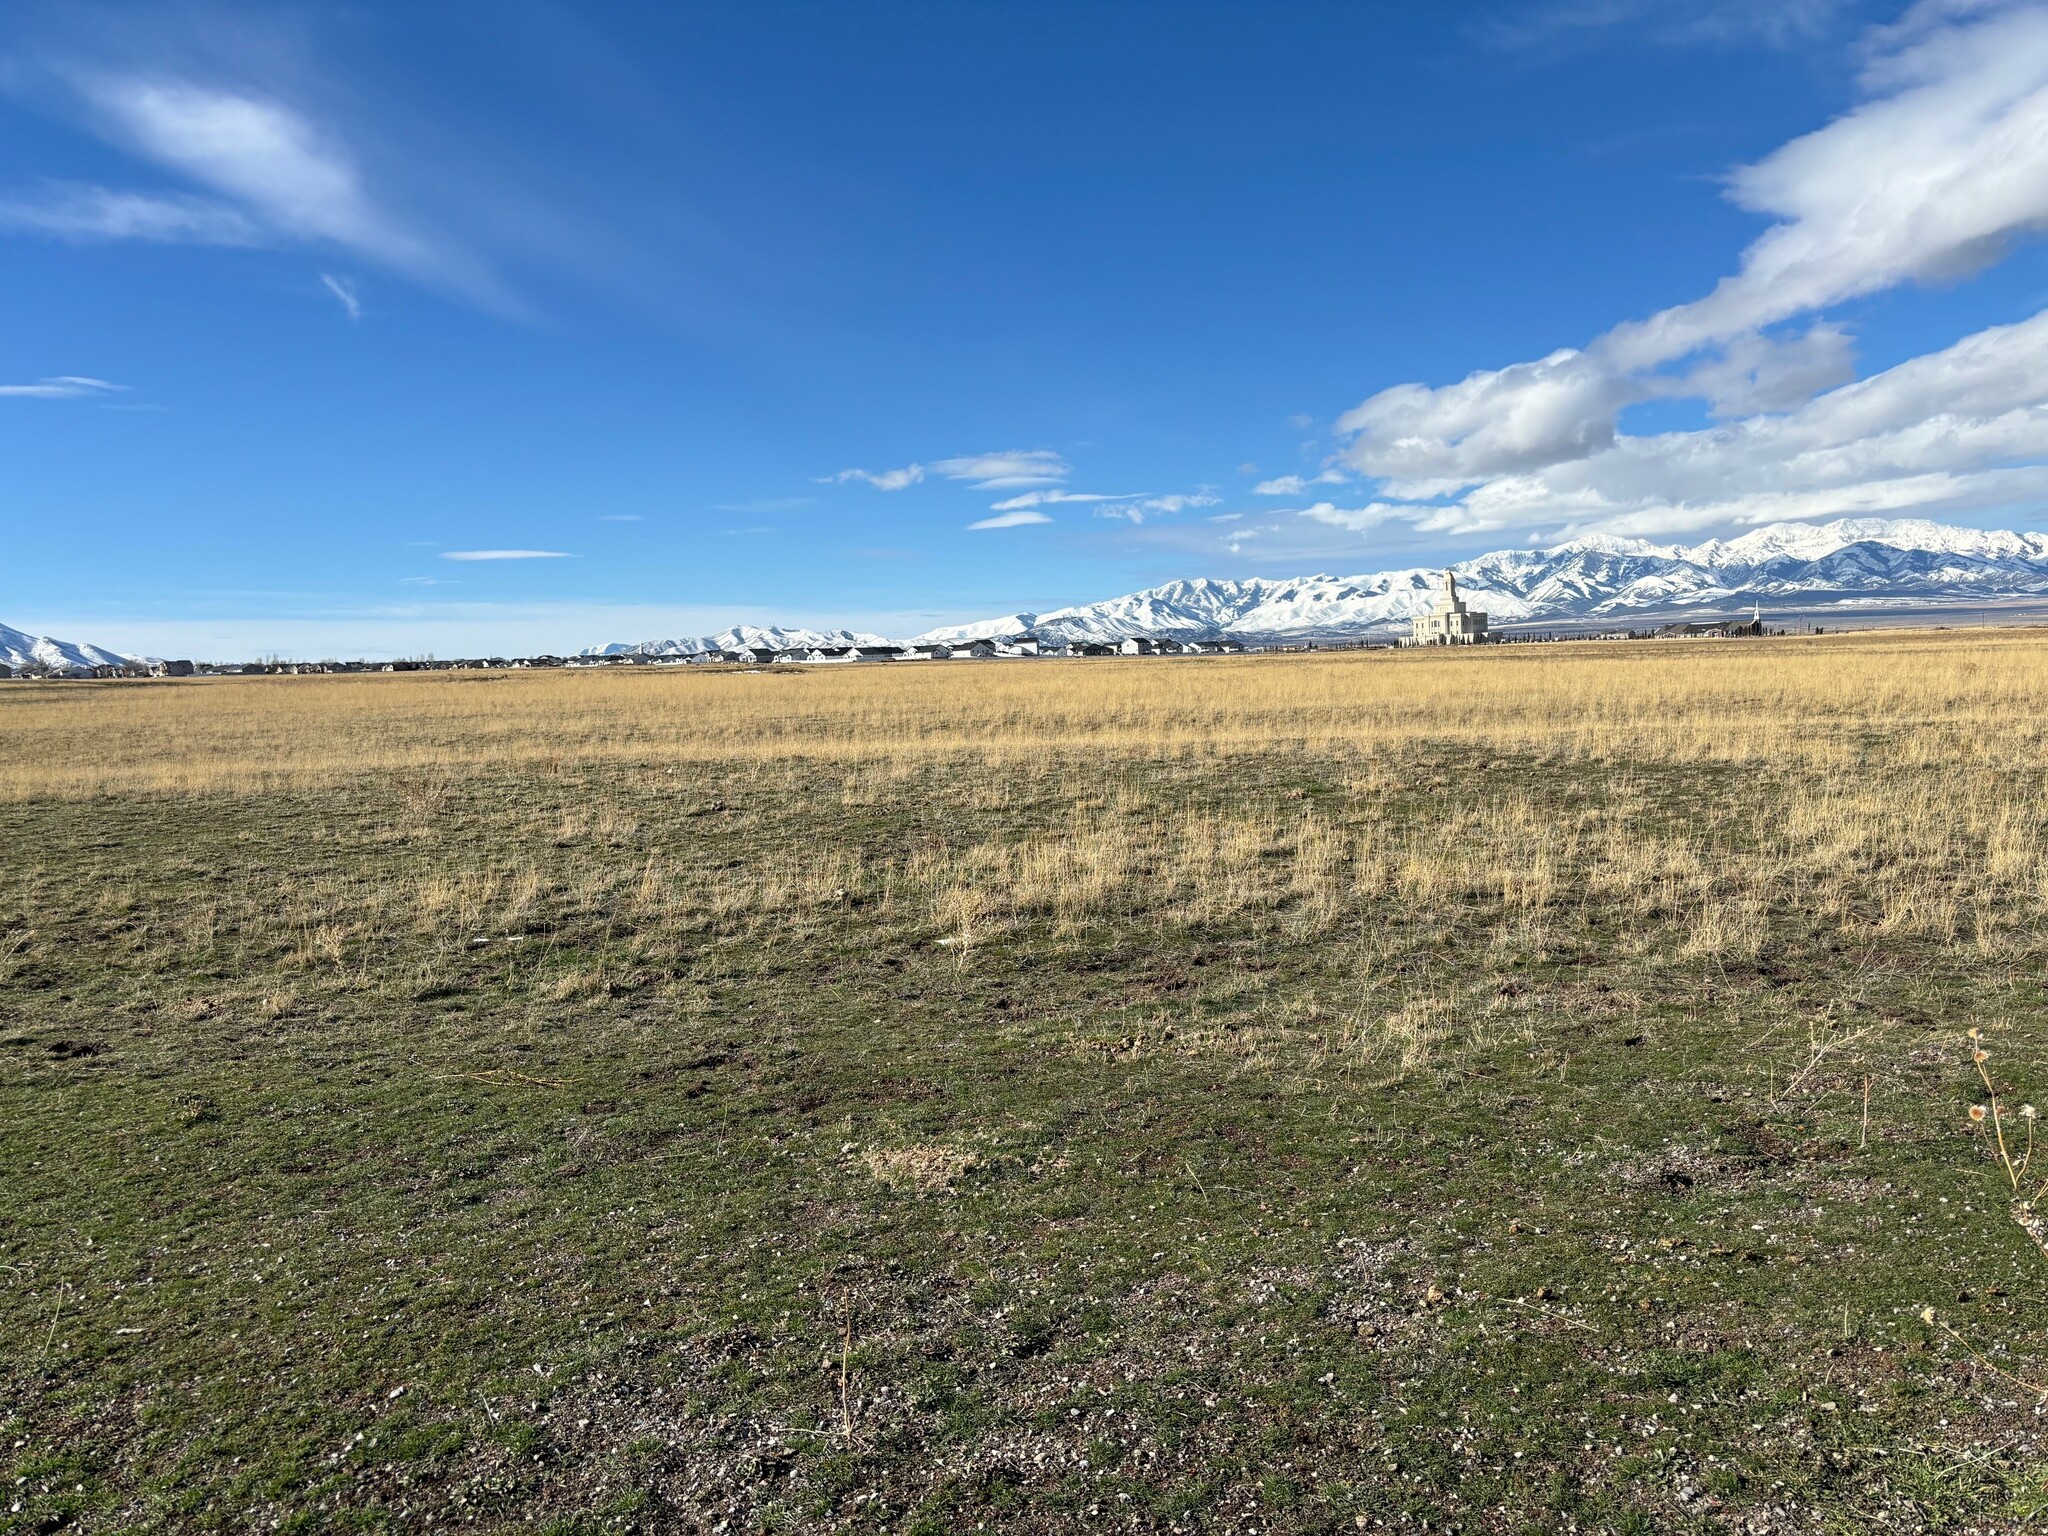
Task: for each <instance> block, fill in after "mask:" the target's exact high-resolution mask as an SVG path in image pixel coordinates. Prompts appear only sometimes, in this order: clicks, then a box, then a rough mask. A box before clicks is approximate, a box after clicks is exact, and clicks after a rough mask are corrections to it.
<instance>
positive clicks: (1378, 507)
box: [1295, 501, 1402, 533]
mask: <svg viewBox="0 0 2048 1536" xmlns="http://www.w3.org/2000/svg"><path fill="white" fill-rule="evenodd" d="M1401 510H1402V509H1401V508H1400V507H1397V506H1393V505H1390V504H1389V503H1387V502H1384V501H1375V502H1372V503H1371V504H1369V505H1367V506H1363V507H1338V506H1332V505H1331V504H1330V503H1329V502H1327V501H1319V502H1317V503H1316V504H1315V505H1314V506H1312V507H1303V508H1302V509H1301V510H1300V511H1299V512H1298V513H1296V514H1295V515H1296V516H1297V517H1305V518H1308V519H1310V520H1311V521H1312V522H1318V523H1327V524H1328V525H1329V526H1330V527H1332V528H1346V529H1349V530H1350V531H1351V532H1353V533H1363V532H1365V531H1366V530H1367V529H1368V528H1377V527H1379V525H1380V524H1382V523H1384V522H1386V521H1387V520H1388V519H1389V518H1393V517H1397V516H1399V515H1400V513H1401Z"/></svg>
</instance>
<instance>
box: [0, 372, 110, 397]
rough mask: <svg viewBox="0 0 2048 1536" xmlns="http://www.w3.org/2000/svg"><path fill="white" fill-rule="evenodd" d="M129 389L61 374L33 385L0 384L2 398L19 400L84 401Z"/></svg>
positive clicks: (98, 380) (104, 381)
mask: <svg viewBox="0 0 2048 1536" xmlns="http://www.w3.org/2000/svg"><path fill="white" fill-rule="evenodd" d="M127 387H128V386H127V385H125V384H109V383H108V382H107V381H106V380H105V379H88V378H85V377H83V376H81V375H79V374H72V373H60V374H58V375H57V376H56V377H54V378H48V379H37V380H36V381H35V383H33V384H0V396H11V397H13V398H15V399H19V400H82V399H89V398H91V397H92V396H94V395H107V394H116V393H118V392H120V391H122V390H125V389H126V388H127Z"/></svg>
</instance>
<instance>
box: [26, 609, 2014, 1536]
mask: <svg viewBox="0 0 2048 1536" xmlns="http://www.w3.org/2000/svg"><path fill="white" fill-rule="evenodd" d="M2044 838H2048V634H2039V633H2032V632H2018V631H2015V632H1990V631H1980V632H1975V633H1969V634H1898V633H1893V634H1886V635H1881V636H1860V637H1859V636H1844V637H1826V638H1821V639H1811V640H1784V641H1769V642H1757V643H1753V644H1752V643H1741V642H1731V643H1699V644H1693V645H1683V644H1664V645H1652V644H1637V645H1615V646H1602V645H1592V644H1587V645H1573V646H1553V647H1537V646H1531V647H1513V648H1502V649H1500V650H1496V651H1483V652H1476V653H1472V654H1445V653H1437V654H1423V653H1411V654H1385V653H1379V654H1343V655H1325V656H1274V657H1245V658H1209V659H1201V660H1189V661H1130V662H1125V661H1101V662H1085V663H1083V662H1043V663H984V664H931V665H919V666H916V667H910V666H899V667H865V668H839V669H833V668H812V669H779V670H776V671H774V672H762V671H750V672H742V671H721V670H717V669H690V670H687V671H685V670H682V669H675V670H666V669H664V670H661V671H659V672H654V671H651V670H650V671H634V672H630V673H625V672H621V673H604V674H601V675H589V674H561V673H535V674H510V675H491V674H431V675H419V676H412V675H392V676H366V677H334V678H251V679H246V680H242V679H221V680H195V681H191V682H163V681H159V682H147V683H133V684H121V683H110V684H80V685H32V684H21V685H0V850H4V852H0V1532H8V1533H13V1532H32V1531H33V1532H42V1531H54V1530H75V1531H90V1532H107V1531H229V1532H242V1531H251V1530H286V1531H298V1532H306V1531H330V1530H334V1531H356V1530H365V1531H385V1530H391V1531H397V1530H442V1529H466V1528H477V1529H511V1528H516V1529H522V1530H549V1531H555V1532H563V1533H566V1532H600V1531H645V1532H671V1531H674V1532H704V1533H707V1536H708V1533H714V1532H731V1533H740V1532H754V1531H777V1532H811V1531H876V1532H880V1531H891V1532H896V1531H901V1532H924V1533H942V1532H954V1531H969V1530H976V1529H986V1530H991V1531H998V1530H999V1531H1004V1532H1054V1531H1067V1530H1105V1531H1159V1532H1198V1531H1199V1532H1208V1531H1217V1532H1221V1531H1231V1532H1296V1531H1302V1532H1309V1531H1329V1532H1334V1531H1347V1532H1348V1531H1356V1530H1360V1529H1365V1530H1381V1531H1413V1530H1427V1531H1432V1532H1468V1533H1477V1532H1524V1531H1526V1532H1546V1533H1547V1532H1558V1531H1580V1532H1637V1533H1652V1532H1655V1533H1663V1532H1701V1533H1706V1532H1715V1533H1721V1532H1730V1531H1733V1532H1747V1533H1766V1532H1793V1531H1798V1532H1815V1531H1825V1532H1843V1533H1846V1532H1868V1531H1873V1530H1887V1531H1902V1532H1903V1531H1956V1532H1962V1531H1976V1532H1992V1531H2013V1530H2021V1529H2026V1528H2030V1527H2031V1526H2032V1525H2034V1524H2035V1523H2037V1522H2042V1521H2048V1449H2044V1439H2043V1437H2044V1432H2048V1419H2044V1417H2043V1415H2042V1413H2041V1411H2040V1409H2039V1407H2038V1404H2039V1403H2040V1400H2041V1397H2042V1392H2041V1391H2038V1390H2035V1389H2033V1388H2031V1387H2030V1386H2029V1385H2028V1383H2031V1382H2048V1306H2044V1298H2048V1286H2044V1284H2043V1282H2044V1280H2048V1254H2044V1252H2043V1251H2041V1249H2040V1248H2039V1247H2037V1246H2036V1244H2035V1243H2034V1242H2033V1241H2031V1240H2030V1239H2029V1237H2028V1234H2027V1232H2026V1231H2025V1230H2024V1229H2023V1227H2022V1226H2021V1224H2020V1223H2018V1222H2016V1221H2014V1220H2013V1219H2012V1211H2011V1208H2010V1207H2011V1198H2012V1194H2011V1187H2010V1184H2009V1182H2008V1180H2007V1178H2006V1175H2005V1174H2004V1172H2003V1171H2002V1169H2001V1166H2000V1164H1999V1162H1998V1160H1997V1158H1996V1156H1995V1153H1994V1150H1993V1147H1992V1144H1991V1143H1990V1142H1989V1141H1988V1140H1987V1138H1986V1135H1985V1134H1984V1131H1983V1129H1982V1128H1976V1127H1973V1126H1972V1123H1971V1121H1970V1119H1969V1115H1968V1111H1969V1109H1970V1107H1971V1106H1972V1105H1973V1104H1975V1103H1979V1102H1982V1101H1984V1099H1985V1093H1984V1089H1983V1085H1982V1084H1981V1083H1980V1082H1978V1081H1977V1080H1976V1078H1975V1076H1974V1075H1973V1068H1972V1065H1971V1062H1970V1043H1969V1042H1968V1041H1967V1040H1966V1039H1965V1037H1964V1032H1965V1031H1966V1030H1967V1029H1970V1028H1973V1027H1974V1028H1980V1029H1982V1030H1983V1031H1984V1033H1985V1038H1986V1044H1987V1046H1988V1048H1989V1049H1990V1051H1991V1053H1992V1054H1991V1058H1990V1060H1989V1062H1988V1063H1987V1066H1988V1068H1989V1069H1990V1070H1991V1071H1992V1072H1993V1073H1994V1075H1995V1080H1996V1081H1997V1083H1998V1085H1999V1087H2000V1089H2001V1091H2002V1093H2005V1094H2009V1096H2010V1097H2009V1099H2007V1100H2006V1101H2005V1103H2004V1106H2003V1110H2004V1113H2005V1114H2007V1115H2010V1116H2012V1117H2013V1118H2012V1119H2011V1120H2010V1123H2009V1128H2010V1129H2011V1130H2012V1131H2013V1132H2014V1133H2015V1134H2016V1135H2017V1136H2019V1137H2021V1138H2024V1136H2025V1135H2026V1134H2027V1133H2028V1132H2030V1131H2031V1129H2032V1122H2031V1121H2027V1122H2025V1124H2024V1128H2022V1123H2021V1122H2020V1121H2019V1119H2018V1118H2017V1114H2018V1111H2017V1105H2018V1104H2019V1103H2020V1102H2021V1101H2022V1100H2024V1099H2025V1098H2026V1097H2027V1096H2028V1095H2029V1094H2030V1093H2032V1094H2048V1026H2044V1022H2043V1011H2042V1010H2043V1004H2044V997H2043V984H2044V962H2048V863H2044V859H2043V854H2044ZM2044 1162H2048V1158H2044ZM2042 1171H2043V1172H2048V1168H2044V1169H2043V1170H2042ZM1930 1307H1931V1308H1934V1309H1935V1311H1934V1316H1933V1321H1931V1322H1930V1321H1928V1320H1927V1319H1926V1318H1925V1317H1923V1309H1926V1308H1930Z"/></svg>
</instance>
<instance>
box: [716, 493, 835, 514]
mask: <svg viewBox="0 0 2048 1536" xmlns="http://www.w3.org/2000/svg"><path fill="white" fill-rule="evenodd" d="M810 504H811V498H810V497H808V496H763V497H760V498H758V499H757V500H754V501H726V502H720V503H719V504H718V505H717V506H715V507H713V508H712V511H714V512H794V511H796V509H797V508H799V507H808V506H809V505H810Z"/></svg>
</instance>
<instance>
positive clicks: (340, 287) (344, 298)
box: [320, 272, 363, 320]
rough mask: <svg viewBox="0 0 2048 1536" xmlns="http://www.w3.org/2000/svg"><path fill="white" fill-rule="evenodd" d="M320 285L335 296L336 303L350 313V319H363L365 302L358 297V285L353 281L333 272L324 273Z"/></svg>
mask: <svg viewBox="0 0 2048 1536" xmlns="http://www.w3.org/2000/svg"><path fill="white" fill-rule="evenodd" d="M320 283H321V286H322V287H324V288H325V289H326V290H327V291H328V292H329V293H331V294H333V295H334V297H335V300H336V302H337V303H339V304H340V305H341V307H342V308H343V309H344V310H346V311H348V317H349V319H351V320H360V319H362V318H363V301H362V300H361V299H360V298H358V297H357V296H356V285H355V284H354V283H353V282H352V281H350V280H349V279H348V278H345V277H337V276H335V275H334V274H333V273H332V272H322V273H321V274H320Z"/></svg>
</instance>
